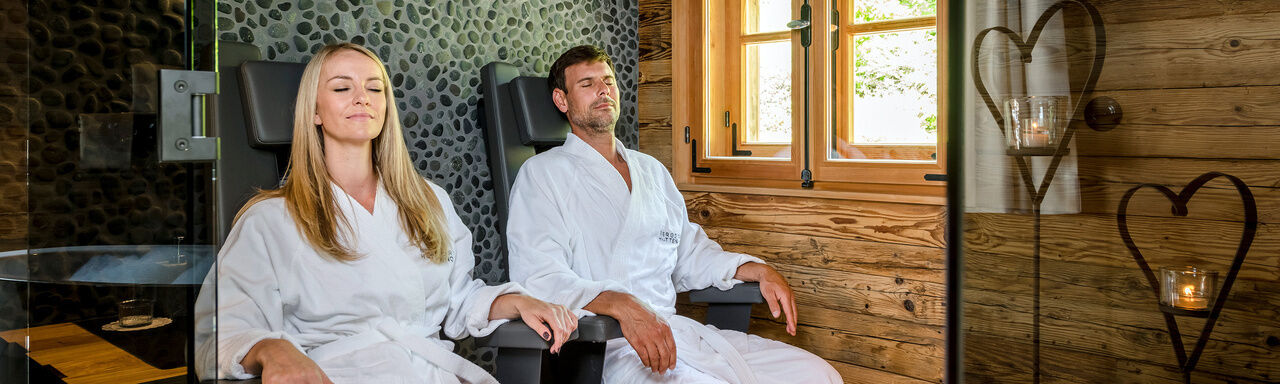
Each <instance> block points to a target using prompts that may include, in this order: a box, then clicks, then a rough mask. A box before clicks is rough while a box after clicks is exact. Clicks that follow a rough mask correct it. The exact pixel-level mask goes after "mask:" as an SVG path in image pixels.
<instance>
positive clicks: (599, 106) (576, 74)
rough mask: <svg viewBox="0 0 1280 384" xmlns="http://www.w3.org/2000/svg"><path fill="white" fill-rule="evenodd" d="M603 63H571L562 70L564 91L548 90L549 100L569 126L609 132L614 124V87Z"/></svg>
mask: <svg viewBox="0 0 1280 384" xmlns="http://www.w3.org/2000/svg"><path fill="white" fill-rule="evenodd" d="M614 80H615V79H614V77H613V69H612V68H609V64H606V63H605V62H603V61H592V62H584V63H578V64H574V65H572V66H569V67H568V68H565V69H564V85H565V88H568V91H567V92H565V91H561V90H559V89H556V90H554V91H552V100H554V101H555V103H556V107H558V108H560V112H564V114H565V116H568V118H569V124H570V125H572V126H573V127H575V128H579V129H584V130H586V131H588V132H590V133H595V134H600V133H609V134H612V133H613V126H614V124H616V123H617V122H618V113H619V111H618V84H617V83H616V82H615V81H614Z"/></svg>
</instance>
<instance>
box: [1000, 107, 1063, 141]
mask: <svg viewBox="0 0 1280 384" xmlns="http://www.w3.org/2000/svg"><path fill="white" fill-rule="evenodd" d="M1004 107H1005V108H1004V109H1005V110H1004V116H1006V129H1007V131H1006V132H1005V144H1006V145H1007V146H1008V148H1009V150H1010V151H1011V152H1014V153H1018V152H1028V153H1034V152H1037V151H1052V150H1053V149H1055V148H1057V146H1058V140H1059V138H1060V137H1061V136H1062V132H1063V130H1064V129H1063V128H1065V127H1066V123H1067V121H1068V120H1069V119H1070V116H1068V111H1067V97H1066V96H1026V97H1011V98H1009V99H1007V100H1005V103H1004Z"/></svg>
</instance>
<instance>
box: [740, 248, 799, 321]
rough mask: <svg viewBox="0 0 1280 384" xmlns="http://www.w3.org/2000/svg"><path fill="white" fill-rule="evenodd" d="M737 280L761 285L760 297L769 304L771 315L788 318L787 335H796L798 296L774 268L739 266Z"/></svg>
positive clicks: (755, 264)
mask: <svg viewBox="0 0 1280 384" xmlns="http://www.w3.org/2000/svg"><path fill="white" fill-rule="evenodd" d="M734 278H735V279H738V280H742V281H755V282H759V283H760V295H761V296H764V302H765V303H766V304H769V313H771V314H773V318H775V319H776V318H778V316H781V315H783V314H785V315H786V316H787V317H786V319H787V333H789V334H791V336H795V335H796V295H795V292H792V291H791V286H790V285H788V284H787V279H786V278H784V277H782V274H780V273H778V271H777V270H774V269H773V267H770V266H768V265H764V264H760V263H746V264H742V265H740V266H738V272H737V273H736V274H735V275H734Z"/></svg>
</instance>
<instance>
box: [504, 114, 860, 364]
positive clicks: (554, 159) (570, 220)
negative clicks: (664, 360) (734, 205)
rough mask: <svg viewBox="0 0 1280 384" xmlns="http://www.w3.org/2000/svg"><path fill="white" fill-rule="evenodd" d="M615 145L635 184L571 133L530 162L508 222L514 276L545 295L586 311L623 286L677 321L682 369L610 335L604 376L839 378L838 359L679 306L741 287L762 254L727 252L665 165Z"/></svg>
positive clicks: (522, 171)
mask: <svg viewBox="0 0 1280 384" xmlns="http://www.w3.org/2000/svg"><path fill="white" fill-rule="evenodd" d="M615 145H616V147H617V148H618V152H619V153H620V154H621V155H622V157H623V158H624V159H625V161H626V162H627V167H628V168H629V169H630V173H631V190H630V191H628V189H627V184H626V181H625V180H623V179H622V175H620V174H618V171H617V170H616V169H615V168H614V167H613V166H612V165H610V164H609V162H608V161H607V160H606V159H605V158H604V157H603V156H601V155H600V153H599V152H597V151H596V150H595V149H594V148H592V147H591V146H590V145H589V144H587V143H586V142H584V141H582V139H580V138H578V137H577V136H576V135H574V134H569V135H568V137H567V138H566V140H565V143H564V145H563V146H560V147H557V148H553V149H551V150H548V151H546V152H544V153H541V154H538V155H536V156H533V157H532V158H530V159H529V160H528V161H526V162H525V163H524V165H522V166H521V168H520V173H519V175H518V176H517V177H516V182H515V185H514V187H513V188H512V191H511V205H510V206H511V212H510V216H509V218H508V222H507V247H508V252H509V254H510V256H509V258H508V262H509V263H510V267H511V281H515V282H518V283H520V284H521V285H523V286H524V287H525V288H526V289H527V290H528V291H529V292H530V293H531V294H532V295H534V296H535V297H538V298H539V299H542V300H545V301H548V302H552V303H557V304H562V305H565V306H567V307H569V308H570V309H581V308H582V307H583V306H585V305H587V303H590V302H591V301H592V300H594V299H595V298H596V295H599V294H600V292H603V291H616V292H624V293H629V294H631V295H634V296H635V297H637V298H639V299H640V300H643V301H644V302H645V303H647V304H648V305H649V306H650V307H651V308H652V309H653V310H654V311H655V312H657V313H658V314H659V315H660V316H663V317H665V318H666V319H667V321H668V323H669V324H670V326H671V331H672V333H673V335H674V337H675V341H676V351H677V352H676V357H677V363H676V368H675V370H673V371H669V372H668V373H666V374H665V375H658V374H653V373H651V372H650V371H649V370H648V368H645V367H644V366H643V364H642V363H641V361H640V359H639V357H638V356H637V355H636V353H635V351H634V350H633V349H632V348H631V346H630V345H629V344H628V343H627V342H626V340H624V339H622V338H619V339H614V340H610V341H609V343H608V346H607V349H606V352H605V354H606V356H605V363H604V369H605V372H604V375H605V380H604V381H605V382H608V383H676V382H679V383H691V382H708V383H721V382H731V383H754V382H759V383H784V382H785V383H825V382H839V381H840V376H839V374H838V373H836V372H835V370H834V369H832V368H831V366H830V364H827V363H826V361H824V360H822V359H821V358H818V357H817V356H814V355H813V354H812V353H809V352H806V351H804V350H801V349H799V348H796V347H793V346H790V345H787V344H785V343H781V342H777V341H773V340H768V339H764V338H761V337H758V336H755V335H748V334H745V333H742V332H737V331H730V330H716V329H715V328H714V327H710V326H706V325H703V324H700V323H698V322H696V321H694V320H690V319H688V318H685V317H682V316H678V315H676V314H675V313H676V310H675V304H676V293H677V292H682V291H688V290H694V289H702V288H706V287H709V286H715V287H717V288H720V289H729V288H731V287H733V285H734V284H737V283H740V281H738V280H735V279H734V278H733V276H734V274H735V273H736V272H737V268H738V266H739V265H742V264H743V263H746V262H751V261H754V262H762V261H761V260H760V259H758V258H755V257H752V256H748V255H744V254H739V253H731V252H726V251H724V250H723V249H721V248H720V245H719V244H716V243H715V242H714V241H712V240H711V239H709V238H707V235H706V233H705V232H703V230H702V227H700V226H698V225H697V224H694V223H690V222H689V219H688V213H687V211H686V209H685V205H684V197H683V196H681V195H680V191H679V190H677V189H676V186H675V182H674V181H673V180H672V179H671V176H670V174H669V173H667V170H666V168H664V167H663V166H662V164H661V163H659V162H658V161H657V160H656V159H654V158H653V157H651V156H649V155H646V154H643V153H640V152H636V151H632V150H628V149H626V147H624V146H622V143H621V142H616V139H615ZM747 367H750V368H747Z"/></svg>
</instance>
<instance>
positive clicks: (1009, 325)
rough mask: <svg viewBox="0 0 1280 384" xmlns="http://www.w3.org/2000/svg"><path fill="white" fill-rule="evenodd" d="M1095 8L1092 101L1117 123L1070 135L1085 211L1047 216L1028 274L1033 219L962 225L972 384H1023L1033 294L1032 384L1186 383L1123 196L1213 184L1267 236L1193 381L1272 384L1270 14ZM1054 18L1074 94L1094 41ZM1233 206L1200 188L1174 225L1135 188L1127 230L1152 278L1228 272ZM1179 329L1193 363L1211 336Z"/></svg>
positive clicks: (1154, 200) (1277, 165) (1219, 5)
mask: <svg viewBox="0 0 1280 384" xmlns="http://www.w3.org/2000/svg"><path fill="white" fill-rule="evenodd" d="M1093 3H1094V4H1095V5H1096V6H1097V8H1098V10H1099V11H1100V13H1101V14H1102V17H1103V19H1104V21H1105V22H1106V27H1107V36H1108V40H1107V56H1106V65H1105V67H1104V68H1103V70H1102V75H1101V77H1100V80H1099V82H1098V85H1097V90H1096V92H1095V95H1094V96H1108V97H1111V98H1113V99H1115V100H1116V101H1117V102H1118V103H1119V104H1120V105H1121V107H1122V108H1123V110H1124V118H1123V119H1122V120H1121V124H1120V125H1119V126H1118V127H1117V128H1115V129H1114V130H1111V131H1106V132H1096V131H1093V130H1089V129H1087V128H1086V129H1081V130H1080V131H1078V132H1079V135H1078V136H1077V141H1076V142H1075V147H1074V150H1073V153H1074V155H1075V156H1076V159H1077V160H1078V164H1079V165H1078V168H1077V172H1078V177H1079V179H1078V182H1079V185H1080V187H1081V188H1080V201H1081V208H1082V212H1081V213H1079V214H1070V215H1045V216H1043V217H1042V221H1041V227H1040V235H1041V243H1040V248H1039V253H1040V257H1041V259H1040V270H1041V272H1040V275H1039V276H1037V275H1036V274H1035V273H1034V268H1033V263H1034V258H1033V256H1032V255H1033V254H1034V253H1035V251H1036V248H1035V243H1034V238H1035V233H1034V232H1033V231H1034V228H1035V222H1034V218H1033V217H1032V216H1030V215H1029V214H1025V213H1005V214H999V213H982V214H967V215H966V216H965V226H966V227H965V233H964V236H963V239H964V241H963V247H964V249H965V259H964V261H965V270H964V277H965V283H964V286H963V290H962V295H963V296H964V303H963V310H964V317H963V321H964V324H963V328H964V330H965V351H964V352H965V354H966V356H965V370H966V375H967V378H968V379H969V380H970V381H975V382H1030V381H1031V379H1032V377H1031V375H1032V372H1033V362H1032V360H1031V356H1032V348H1033V333H1034V332H1035V331H1036V330H1037V329H1036V328H1035V321H1036V320H1037V319H1035V318H1034V313H1035V305H1036V303H1035V294H1036V292H1035V290H1034V284H1035V283H1037V282H1038V284H1039V285H1040V292H1039V295H1040V301H1039V312H1040V317H1039V319H1038V325H1039V328H1038V331H1039V333H1040V345H1039V348H1040V353H1041V359H1040V364H1041V365H1040V368H1041V374H1042V381H1043V382H1071V383H1084V382H1088V383H1095V382H1125V383H1129V382H1133V383H1181V382H1183V377H1182V375H1181V373H1180V372H1179V370H1178V367H1177V360H1176V358H1175V355H1174V352H1173V348H1172V345H1171V344H1172V340H1171V339H1170V334H1169V332H1168V331H1167V330H1166V326H1165V324H1164V319H1163V316H1162V315H1161V312H1159V309H1158V306H1157V303H1158V301H1157V298H1156V296H1155V294H1154V293H1153V291H1152V287H1151V285H1150V284H1149V283H1148V281H1147V280H1146V278H1145V277H1144V276H1143V275H1142V273H1141V270H1140V269H1139V268H1138V266H1137V265H1136V263H1135V261H1134V259H1133V257H1132V256H1131V255H1130V252H1129V250H1128V249H1127V248H1126V247H1125V245H1124V243H1123V242H1122V240H1121V236H1120V233H1119V231H1118V229H1117V223H1116V213H1117V211H1118V205H1119V203H1120V198H1121V197H1122V196H1123V194H1124V193H1125V192H1126V191H1127V190H1129V189H1130V188H1133V187H1134V186H1137V185H1140V184H1143V183H1153V184H1159V185H1164V186H1167V187H1169V188H1172V189H1173V190H1174V191H1179V190H1181V189H1182V187H1183V186H1184V185H1186V183H1188V182H1189V181H1191V180H1192V179H1194V178H1196V177H1197V176H1199V175H1201V174H1203V173H1205V172H1208V171H1218V172H1224V173H1228V174H1231V175H1234V176H1237V177H1240V178H1241V179H1242V180H1244V181H1245V183H1247V184H1248V185H1249V187H1250V191H1251V192H1252V194H1253V196H1254V198H1255V199H1256V201H1257V205H1258V213H1259V220H1260V221H1261V224H1260V225H1259V227H1258V232H1257V237H1256V238H1255V240H1254V242H1253V244H1252V248H1251V250H1250V253H1249V256H1248V258H1247V259H1246V260H1245V264H1244V267H1243V269H1242V270H1241V271H1240V275H1239V279H1238V280H1237V281H1236V282H1235V285H1234V287H1233V288H1232V291H1231V293H1230V295H1229V296H1228V301H1227V302H1226V306H1225V308H1224V310H1223V312H1222V315H1221V317H1220V318H1218V321H1217V323H1216V324H1215V329H1214V331H1213V334H1212V335H1211V337H1210V338H1209V342H1208V343H1207V345H1206V348H1205V351H1204V354H1203V356H1202V357H1201V360H1200V363H1199V365H1198V366H1197V371H1196V372H1195V373H1194V374H1193V375H1192V377H1191V380H1192V382H1195V383H1258V382H1275V381H1276V380H1280V321H1277V319H1280V258H1278V257H1277V256H1276V254H1277V251H1280V233H1278V232H1280V230H1278V229H1277V225H1278V224H1280V188H1277V187H1280V161H1278V160H1280V145H1277V144H1275V143H1276V140H1275V139H1274V138H1275V137H1277V135H1280V130H1277V128H1280V104H1277V103H1276V102H1275V100H1276V99H1277V98H1278V97H1280V87H1277V85H1280V75H1277V74H1276V71H1275V67H1276V64H1275V57H1277V56H1278V55H1280V40H1277V39H1276V38H1275V36H1274V35H1275V32H1274V30H1275V26H1276V25H1280V13H1276V12H1275V10H1276V4H1274V3H1270V2H1256V1H1235V2H1200V1H1191V0H1171V1H1162V2H1132V1H1120V0H1096V1H1093ZM1065 20H1066V22H1067V25H1068V26H1069V27H1068V28H1067V29H1066V36H1067V39H1066V42H1067V47H1066V51H1065V52H1066V53H1067V54H1068V55H1070V56H1071V57H1070V58H1068V59H1067V60H1066V61H1067V62H1068V63H1069V65H1070V66H1071V79H1072V80H1074V81H1075V83H1073V87H1074V88H1075V89H1076V90H1078V89H1079V86H1080V84H1078V82H1079V81H1080V80H1081V79H1083V78H1084V75H1085V74H1087V73H1088V71H1089V70H1090V64H1091V63H1090V60H1089V56H1091V55H1092V49H1093V32H1092V31H1093V26H1092V25H1089V24H1090V23H1089V21H1088V19H1087V17H1085V16H1084V15H1083V13H1082V12H1080V11H1078V10H1075V9H1074V8H1069V11H1068V12H1067V16H1066V18H1065ZM1042 52H1045V51H1042ZM968 171H969V172H975V171H976V172H982V171H983V170H980V169H979V170H973V169H971V170H968ZM1018 192H1019V193H1021V191H1018ZM1241 207H1242V204H1241V200H1240V197H1239V195H1238V194H1237V193H1236V191H1235V189H1234V188H1233V187H1232V186H1231V185H1230V184H1229V183H1227V182H1225V180H1219V181H1214V182H1212V183H1211V184H1208V185H1206V186H1205V187H1204V188H1202V189H1200V190H1199V191H1198V193H1197V194H1196V195H1195V197H1194V198H1193V199H1192V200H1191V201H1190V203H1189V211H1190V214H1189V215H1188V216H1187V217H1172V215H1171V212H1170V203H1169V202H1168V201H1167V200H1165V199H1164V197H1163V196H1161V195H1159V194H1158V193H1157V192H1155V191H1154V190H1144V191H1143V192H1140V193H1139V194H1138V195H1136V196H1135V197H1134V199H1133V200H1132V201H1131V202H1130V206H1129V207H1128V208H1129V211H1128V213H1129V220H1128V221H1129V228H1130V232H1131V234H1132V236H1133V239H1134V241H1135V242H1136V243H1137V245H1138V246H1139V247H1140V248H1141V250H1142V252H1143V255H1144V256H1145V257H1146V259H1147V261H1148V262H1149V263H1151V264H1152V265H1153V267H1155V268H1158V267H1160V266H1182V265H1195V266H1198V267H1202V268H1207V269H1211V270H1217V271H1220V272H1221V273H1224V274H1225V272H1226V271H1227V270H1228V269H1229V265H1230V262H1231V258H1232V257H1233V256H1234V255H1235V252H1236V247H1237V245H1238V242H1239V238H1240V234H1241V232H1242V230H1243V226H1244V224H1243V223H1242V220H1243V217H1244V215H1243V210H1242V208H1241ZM1037 279H1038V281H1037ZM1177 322H1178V326H1179V329H1180V330H1181V331H1182V333H1183V334H1184V338H1183V342H1184V343H1186V344H1187V345H1188V346H1189V347H1188V348H1190V345H1194V338H1195V337H1197V336H1199V333H1200V329H1201V328H1202V327H1203V326H1204V322H1205V320H1203V319H1195V318H1179V319H1178V320H1177Z"/></svg>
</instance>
